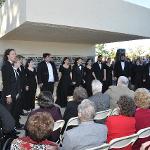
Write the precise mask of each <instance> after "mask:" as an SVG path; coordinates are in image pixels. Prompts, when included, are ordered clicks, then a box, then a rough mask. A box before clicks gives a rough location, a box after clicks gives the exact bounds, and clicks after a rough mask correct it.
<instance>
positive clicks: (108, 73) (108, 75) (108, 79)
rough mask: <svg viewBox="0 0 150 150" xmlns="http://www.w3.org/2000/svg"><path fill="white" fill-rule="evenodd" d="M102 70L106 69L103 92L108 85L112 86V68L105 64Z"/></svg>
mask: <svg viewBox="0 0 150 150" xmlns="http://www.w3.org/2000/svg"><path fill="white" fill-rule="evenodd" d="M104 69H106V80H105V81H104V82H103V92H105V91H106V90H107V89H108V87H109V86H110V85H112V70H113V66H112V65H110V66H108V65H107V64H105V66H104Z"/></svg>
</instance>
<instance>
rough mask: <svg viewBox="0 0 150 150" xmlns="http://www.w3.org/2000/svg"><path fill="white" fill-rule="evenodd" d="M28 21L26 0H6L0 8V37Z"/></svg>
mask: <svg viewBox="0 0 150 150" xmlns="http://www.w3.org/2000/svg"><path fill="white" fill-rule="evenodd" d="M25 21H26V0H6V2H5V3H4V5H3V6H2V8H1V9H0V37H2V36H3V35H5V34H7V33H8V32H10V31H12V30H13V29H15V28H16V27H18V26H20V25H21V24H22V23H23V22H25Z"/></svg>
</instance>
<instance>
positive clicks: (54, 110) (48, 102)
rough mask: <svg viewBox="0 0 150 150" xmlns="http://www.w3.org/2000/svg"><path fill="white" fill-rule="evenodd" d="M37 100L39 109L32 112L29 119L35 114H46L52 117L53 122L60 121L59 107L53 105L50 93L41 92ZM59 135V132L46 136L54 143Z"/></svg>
mask: <svg viewBox="0 0 150 150" xmlns="http://www.w3.org/2000/svg"><path fill="white" fill-rule="evenodd" d="M37 100H38V104H39V106H40V108H37V109H35V110H33V111H32V112H31V113H30V114H29V117H30V115H33V114H35V113H37V112H48V113H49V114H51V115H52V117H53V119H54V121H57V120H60V119H62V115H61V112H60V109H59V107H57V106H55V105H54V99H53V95H52V94H51V92H49V91H42V92H41V93H40V94H39V96H38V98H37ZM59 135H60V132H59V130H57V131H54V132H51V133H50V134H49V136H48V139H50V140H51V141H54V142H56V141H57V140H58V138H59Z"/></svg>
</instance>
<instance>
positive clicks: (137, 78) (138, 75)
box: [133, 65, 143, 90]
mask: <svg viewBox="0 0 150 150" xmlns="http://www.w3.org/2000/svg"><path fill="white" fill-rule="evenodd" d="M133 70H134V79H133V83H134V85H135V90H136V89H137V88H141V87H142V86H143V66H142V65H135V66H134V68H133Z"/></svg>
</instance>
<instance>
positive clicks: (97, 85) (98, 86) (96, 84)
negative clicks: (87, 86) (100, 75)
mask: <svg viewBox="0 0 150 150" xmlns="http://www.w3.org/2000/svg"><path fill="white" fill-rule="evenodd" d="M102 86H103V85H102V83H101V82H100V81H99V80H93V81H92V92H93V94H96V93H98V92H102Z"/></svg>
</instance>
